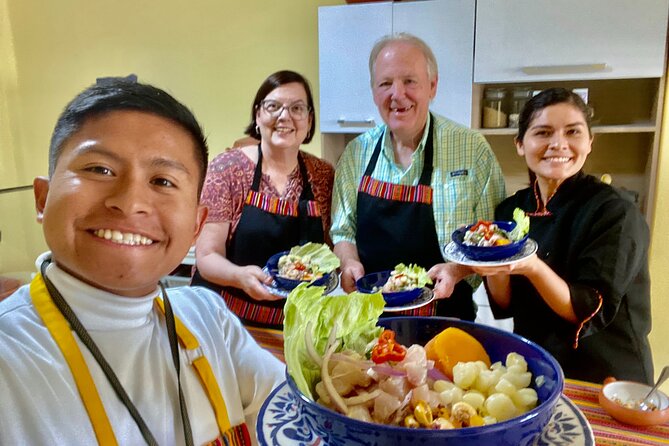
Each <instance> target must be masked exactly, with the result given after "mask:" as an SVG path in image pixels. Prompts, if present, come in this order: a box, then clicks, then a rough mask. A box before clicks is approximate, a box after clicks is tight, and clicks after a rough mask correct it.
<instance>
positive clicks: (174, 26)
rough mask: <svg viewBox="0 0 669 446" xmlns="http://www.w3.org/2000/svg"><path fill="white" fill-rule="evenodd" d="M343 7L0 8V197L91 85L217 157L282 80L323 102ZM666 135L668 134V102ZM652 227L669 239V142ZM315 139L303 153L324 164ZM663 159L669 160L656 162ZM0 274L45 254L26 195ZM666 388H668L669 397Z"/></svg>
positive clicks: (93, 0)
mask: <svg viewBox="0 0 669 446" xmlns="http://www.w3.org/2000/svg"><path fill="white" fill-rule="evenodd" d="M342 3H344V2H343V0H237V1H231V0H227V1H221V0H195V1H191V2H186V1H183V0H162V1H153V2H151V1H142V2H140V1H137V0H115V1H106V2H105V1H102V0H58V1H37V0H0V188H4V187H11V186H17V185H23V184H30V182H31V181H32V178H33V177H34V176H35V175H45V174H46V173H47V147H48V143H49V136H50V132H51V130H52V127H53V125H54V123H55V119H56V117H57V115H58V113H59V112H60V110H61V109H62V107H63V106H64V105H65V103H66V102H67V101H68V100H70V99H71V98H72V97H73V96H74V95H75V94H76V93H77V92H78V91H80V90H81V89H82V88H84V87H85V86H87V85H89V84H91V83H92V82H94V80H95V78H96V77H99V76H110V75H126V74H129V73H136V74H137V75H138V76H139V78H140V80H142V81H146V82H150V83H153V84H156V85H158V86H160V87H162V88H165V89H167V90H168V91H170V92H172V93H173V94H174V95H175V96H176V97H177V98H179V99H181V100H182V101H184V102H185V103H186V104H188V105H189V106H190V107H191V108H192V109H193V111H194V112H195V114H196V115H197V116H198V118H199V119H200V121H201V123H202V124H203V126H204V127H205V131H206V132H207V134H208V136H209V142H210V147H211V149H212V153H218V152H220V151H221V150H223V148H225V147H226V146H228V145H229V144H230V143H231V142H232V141H234V140H235V139H237V138H239V137H240V136H242V132H243V128H244V127H245V125H246V123H247V120H248V115H249V112H250V110H249V106H250V102H251V100H252V98H253V95H254V94H255V91H256V89H257V87H258V85H259V84H260V82H261V81H262V80H263V79H264V78H265V77H266V76H267V75H268V74H269V73H271V72H273V71H276V70H278V69H283V68H289V69H293V70H296V71H299V72H301V73H303V74H304V75H305V76H306V77H307V78H308V79H310V80H311V82H312V85H313V87H314V94H315V95H316V97H318V39H317V36H318V33H317V11H318V6H323V5H331V4H342ZM664 103H665V113H664V125H663V128H664V129H669V97H668V98H667V99H666V100H665V102H664ZM663 134H664V137H663V139H662V142H661V149H660V172H659V175H658V186H657V197H656V199H657V203H658V205H657V206H656V211H655V219H654V227H655V228H656V229H657V228H667V227H669V206H667V205H665V206H660V205H659V203H667V202H669V137H668V136H667V134H669V132H667V131H665V132H663ZM319 140H320V137H319V135H316V137H315V138H314V142H313V143H312V144H311V145H310V146H308V147H307V148H308V149H309V150H310V151H312V152H314V153H319V152H320V148H319V147H318V143H317V141H319ZM662 155H664V156H662ZM0 231H2V241H0V273H6V272H9V271H19V270H32V269H34V265H33V261H34V258H35V257H36V255H37V254H38V253H39V252H41V251H43V250H44V249H45V245H44V242H43V241H42V237H41V230H40V228H39V226H38V225H37V224H36V223H34V210H33V204H32V199H31V193H30V191H27V192H19V193H15V194H5V195H0ZM665 233H666V231H661V230H659V231H656V233H655V237H654V238H653V245H652V249H651V265H650V266H651V274H652V279H653V283H652V295H653V332H652V333H651V342H652V345H653V352H654V356H655V364H656V368H658V369H659V368H660V366H661V365H664V364H669V347H667V342H666V340H667V339H669V317H667V314H669V299H668V298H667V297H666V296H667V295H669V291H668V290H669V274H667V271H669V254H668V253H669V236H665V235H664V234H665ZM668 387H669V384H667V385H665V388H668Z"/></svg>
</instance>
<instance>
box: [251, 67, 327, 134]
mask: <svg viewBox="0 0 669 446" xmlns="http://www.w3.org/2000/svg"><path fill="white" fill-rule="evenodd" d="M293 82H297V83H298V84H301V85H302V86H303V87H304V91H306V93H307V105H308V106H309V114H310V115H311V127H310V128H309V133H307V137H306V138H304V144H308V143H309V142H310V141H311V139H312V138H313V137H314V132H315V131H316V112H315V111H314V98H313V96H312V95H311V87H310V86H309V82H308V81H307V80H306V79H305V77H304V76H302V75H301V74H300V73H296V72H294V71H290V70H282V71H277V72H276V73H273V74H270V75H269V77H268V78H267V79H265V81H264V82H263V83H262V84H261V85H260V88H258V92H257V93H256V97H255V99H253V105H252V106H251V122H250V123H249V125H248V126H247V127H246V130H245V131H244V133H245V134H246V135H249V136H251V137H253V138H255V139H258V140H259V139H261V137H260V133H259V132H258V131H257V130H256V127H257V125H258V124H257V122H256V112H257V111H258V108H259V107H260V103H261V102H262V101H263V99H265V98H266V97H267V95H268V94H270V93H271V92H272V91H274V90H275V89H276V88H278V87H280V86H282V85H285V84H290V83H293Z"/></svg>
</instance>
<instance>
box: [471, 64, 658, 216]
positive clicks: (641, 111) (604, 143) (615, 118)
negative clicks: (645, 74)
mask: <svg viewBox="0 0 669 446" xmlns="http://www.w3.org/2000/svg"><path fill="white" fill-rule="evenodd" d="M664 84H665V78H664V77H661V78H642V79H601V80H573V81H552V82H533V83H527V82H524V83H520V84H502V83H491V84H475V85H474V87H473V91H474V97H475V98H477V99H478V98H480V97H481V96H482V92H483V91H484V90H485V89H486V88H505V89H506V90H508V91H509V92H510V91H512V90H513V88H514V87H517V86H523V87H530V88H531V89H533V90H542V89H545V88H550V87H564V88H569V89H575V88H587V89H588V104H589V105H590V107H591V108H592V109H593V113H594V114H593V120H592V124H593V127H592V132H593V134H594V142H593V149H592V152H591V153H590V155H589V156H588V160H587V161H586V164H585V166H584V170H585V171H586V172H587V173H590V174H592V175H595V176H597V177H599V176H601V175H602V174H605V173H607V174H609V175H611V177H612V180H613V181H612V184H613V185H614V186H617V187H621V188H623V189H626V190H628V191H629V192H630V194H631V195H632V196H633V197H634V198H635V200H636V202H637V204H638V206H639V208H640V209H641V211H642V212H643V213H644V214H645V215H646V218H647V220H648V221H649V222H650V221H651V218H652V207H651V204H652V203H653V201H654V193H655V182H656V176H657V162H658V160H657V156H658V150H659V139H660V138H659V137H660V129H661V125H662V122H661V121H662V113H661V111H662V100H663V92H664ZM507 107H508V104H507ZM481 109H482V107H481V101H480V100H476V99H475V103H474V110H473V112H472V115H473V117H474V119H473V120H472V123H473V125H472V127H473V128H476V129H478V130H479V131H480V132H481V133H482V134H483V135H484V136H485V137H486V139H487V140H488V142H489V143H490V145H491V147H492V148H493V151H494V152H495V154H496V155H497V159H498V160H499V163H500V165H501V166H502V171H503V172H504V178H505V181H506V186H507V193H509V194H511V193H513V192H515V191H517V190H519V189H521V188H524V187H527V185H528V175H527V168H526V166H525V163H524V160H523V159H522V158H521V157H519V156H518V155H517V154H516V150H515V144H514V137H515V136H516V133H517V129H515V128H496V129H486V128H480V127H481V126H480V123H481V115H482V111H481Z"/></svg>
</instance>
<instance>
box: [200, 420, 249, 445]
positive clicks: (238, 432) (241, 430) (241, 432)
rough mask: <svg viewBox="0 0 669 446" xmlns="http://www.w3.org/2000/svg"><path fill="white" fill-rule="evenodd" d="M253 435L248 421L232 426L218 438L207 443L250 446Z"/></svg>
mask: <svg viewBox="0 0 669 446" xmlns="http://www.w3.org/2000/svg"><path fill="white" fill-rule="evenodd" d="M250 445H251V436H250V435H249V430H248V428H247V427H246V423H244V424H238V425H237V426H233V427H231V428H230V429H229V430H228V431H227V432H225V433H224V434H222V435H221V436H220V437H218V438H217V439H216V440H214V441H212V442H209V443H207V445H206V446H250Z"/></svg>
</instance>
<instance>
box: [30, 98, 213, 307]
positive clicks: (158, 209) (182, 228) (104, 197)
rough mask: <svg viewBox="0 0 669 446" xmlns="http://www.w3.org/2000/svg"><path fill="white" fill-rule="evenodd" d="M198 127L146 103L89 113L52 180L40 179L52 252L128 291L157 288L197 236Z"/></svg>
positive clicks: (78, 273) (97, 280) (89, 277)
mask: <svg viewBox="0 0 669 446" xmlns="http://www.w3.org/2000/svg"><path fill="white" fill-rule="evenodd" d="M195 151H196V146H195V142H194V140H193V138H192V136H191V135H190V134H189V133H188V132H187V131H186V130H185V129H183V128H182V127H181V126H179V125H178V124H176V123H174V122H172V121H170V120H168V119H165V118H162V117H159V116H157V115H154V114H150V113H146V112H140V111H113V112H109V113H105V114H102V115H100V116H95V117H91V118H88V119H87V120H86V121H85V122H84V124H83V125H82V126H81V128H80V129H79V130H78V131H77V132H75V133H74V134H73V135H72V136H71V137H70V138H69V139H67V140H66V141H65V143H64V146H63V150H62V153H61V155H60V157H59V159H58V163H57V165H56V168H55V171H54V173H53V175H52V176H51V178H50V179H49V180H47V179H45V178H37V179H35V182H34V186H35V199H36V206H37V211H38V220H39V221H41V222H42V224H43V229H44V235H45V238H46V242H47V244H48V246H49V248H50V249H51V252H52V256H53V260H54V262H55V263H57V264H58V266H60V267H61V268H62V269H64V270H65V271H67V272H69V273H70V274H72V275H73V276H75V277H77V278H79V279H81V280H83V281H84V282H86V283H89V284H90V285H93V286H95V287H97V288H100V289H103V290H105V291H110V292H113V293H116V294H119V295H123V296H143V295H146V294H149V293H151V292H152V291H153V290H155V288H156V284H157V281H158V280H159V279H160V278H161V277H163V276H165V275H166V274H169V273H170V272H171V271H172V270H173V269H174V268H175V267H176V266H178V265H179V263H180V262H181V260H182V259H183V258H184V256H185V255H186V253H187V251H188V249H189V248H190V246H191V245H192V244H193V243H194V241H195V238H196V237H197V235H198V233H199V231H200V229H201V227H202V224H203V223H204V219H205V217H206V214H207V211H206V208H204V207H202V206H200V205H199V204H198V180H199V175H200V172H199V168H198V161H197V158H196V155H195V154H196V152H195Z"/></svg>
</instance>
